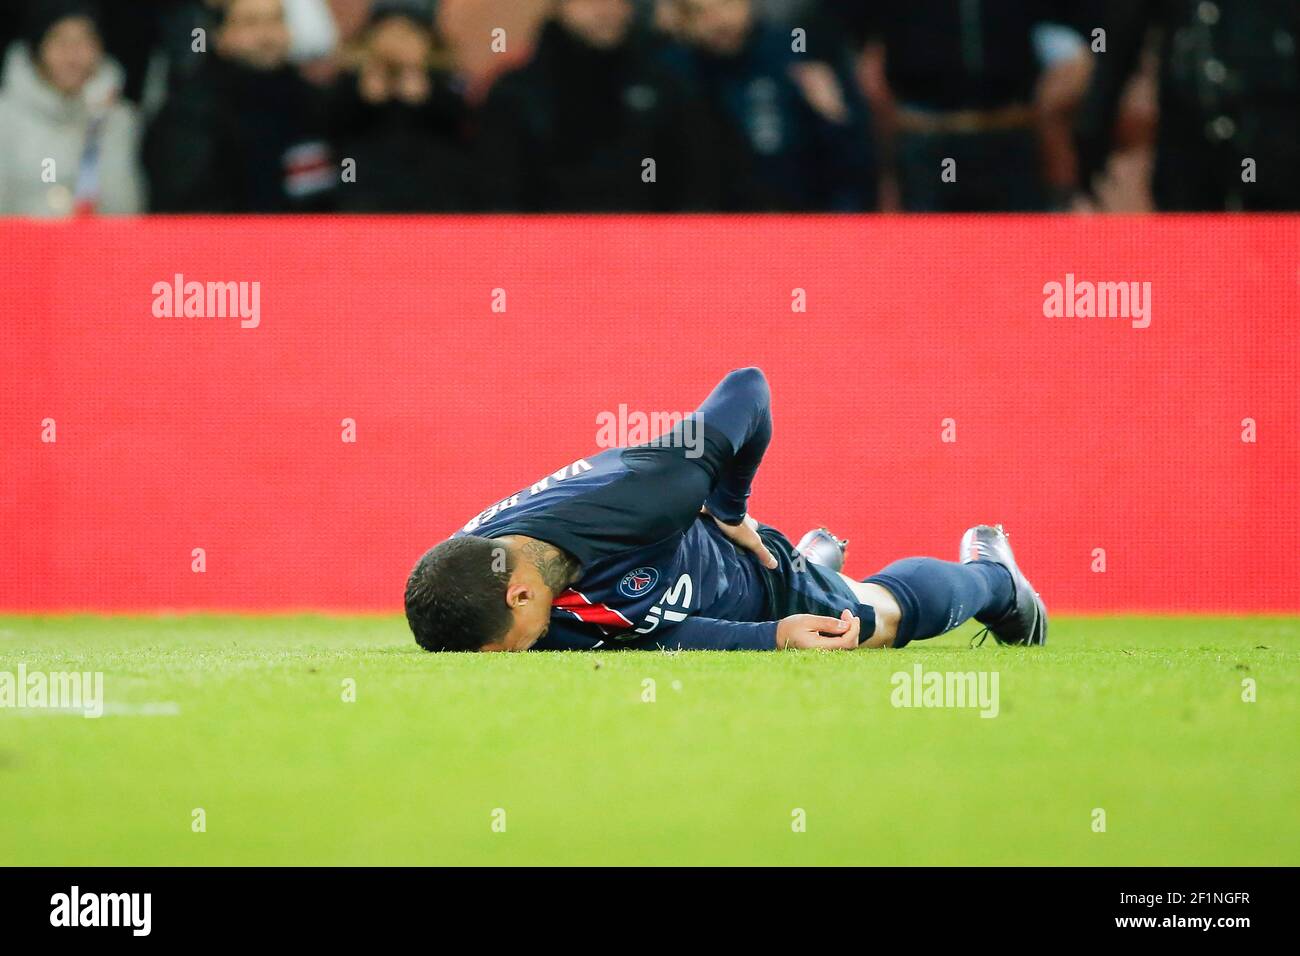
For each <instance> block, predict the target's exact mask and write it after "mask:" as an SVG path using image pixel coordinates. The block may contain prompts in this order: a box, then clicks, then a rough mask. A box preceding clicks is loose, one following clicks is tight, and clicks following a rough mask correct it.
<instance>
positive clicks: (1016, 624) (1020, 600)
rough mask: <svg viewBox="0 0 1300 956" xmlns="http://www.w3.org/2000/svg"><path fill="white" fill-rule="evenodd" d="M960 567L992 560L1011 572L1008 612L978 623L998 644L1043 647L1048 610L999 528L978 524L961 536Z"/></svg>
mask: <svg viewBox="0 0 1300 956" xmlns="http://www.w3.org/2000/svg"><path fill="white" fill-rule="evenodd" d="M959 560H960V561H961V562H962V563H963V564H970V563H971V562H972V561H995V562H997V563H998V564H1000V565H1002V566H1003V567H1004V568H1006V569H1007V570H1008V571H1010V572H1011V581H1012V583H1013V585H1014V586H1015V591H1014V600H1013V601H1012V605H1011V610H1010V611H1008V612H1007V613H1006V614H1004V615H1003V616H1002V617H1000V618H998V619H997V620H996V621H980V623H981V624H983V625H984V629H985V631H989V632H992V634H993V637H994V638H995V639H996V640H997V642H998V643H999V644H1034V645H1040V644H1046V643H1047V608H1046V607H1045V606H1044V605H1043V599H1042V598H1040V597H1039V596H1038V592H1037V591H1035V590H1034V588H1033V586H1032V585H1031V584H1030V583H1029V579H1028V578H1026V577H1025V576H1024V574H1023V573H1021V571H1020V568H1019V567H1018V566H1017V565H1016V559H1015V556H1014V555H1012V553H1011V542H1009V541H1008V540H1007V533H1006V532H1005V531H1003V530H1002V525H987V524H977V525H975V527H973V528H968V529H967V530H966V533H965V534H964V535H962V536H961V557H960V558H959Z"/></svg>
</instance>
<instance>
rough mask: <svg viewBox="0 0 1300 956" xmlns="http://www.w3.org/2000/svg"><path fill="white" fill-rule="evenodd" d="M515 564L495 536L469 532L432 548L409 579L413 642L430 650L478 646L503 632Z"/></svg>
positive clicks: (507, 623) (508, 620) (408, 614)
mask: <svg viewBox="0 0 1300 956" xmlns="http://www.w3.org/2000/svg"><path fill="white" fill-rule="evenodd" d="M514 567H515V559H514V555H513V554H511V553H510V550H509V549H508V548H506V547H505V545H503V544H502V543H501V542H499V541H494V540H492V539H491V538H480V537H476V536H473V535H468V536H466V537H462V538H450V539H448V540H447V541H444V542H442V544H439V545H437V546H435V547H433V548H430V549H429V550H428V551H427V552H425V554H424V556H423V557H422V558H420V560H419V561H417V562H416V565H415V568H414V569H413V570H412V571H411V576H410V577H409V578H407V579H406V621H407V623H408V624H410V625H411V633H412V634H414V635H415V642H416V643H417V644H419V645H420V646H421V647H423V648H424V649H425V650H426V651H477V650H478V649H479V648H481V647H482V646H483V645H484V644H489V643H491V642H492V641H495V640H498V639H500V638H501V637H503V636H505V633H506V632H507V631H509V630H510V624H511V616H510V608H509V607H508V606H507V605H506V586H507V585H508V584H509V583H510V572H511V571H513V570H514Z"/></svg>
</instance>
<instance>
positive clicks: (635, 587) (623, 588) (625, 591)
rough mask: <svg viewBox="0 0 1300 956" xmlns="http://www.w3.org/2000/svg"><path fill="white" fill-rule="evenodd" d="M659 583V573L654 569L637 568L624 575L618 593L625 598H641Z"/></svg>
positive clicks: (619, 583)
mask: <svg viewBox="0 0 1300 956" xmlns="http://www.w3.org/2000/svg"><path fill="white" fill-rule="evenodd" d="M658 583H659V572H658V571H656V570H655V569H654V568H637V569H636V570H635V571H629V572H628V573H627V574H625V575H623V580H622V581H619V582H618V592H619V593H620V594H622V595H623V596H624V597H630V598H634V597H640V596H641V595H643V594H645V593H646V591H649V590H650V589H651V588H652V587H654V586H655V585H656V584H658Z"/></svg>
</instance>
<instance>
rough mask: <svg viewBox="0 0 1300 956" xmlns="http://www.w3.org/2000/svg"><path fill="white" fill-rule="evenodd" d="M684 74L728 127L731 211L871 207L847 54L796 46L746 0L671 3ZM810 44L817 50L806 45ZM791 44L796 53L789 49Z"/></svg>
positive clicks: (860, 116) (862, 123) (868, 166)
mask: <svg viewBox="0 0 1300 956" xmlns="http://www.w3.org/2000/svg"><path fill="white" fill-rule="evenodd" d="M673 4H674V5H675V6H676V8H677V11H676V12H677V16H676V17H675V18H674V22H675V24H676V30H675V32H676V33H677V34H678V35H679V36H681V37H682V38H684V39H685V40H686V42H687V43H689V44H690V46H691V48H692V51H693V53H694V55H693V57H692V58H691V60H690V64H689V68H690V70H691V75H692V79H693V80H694V81H695V82H696V83H698V84H699V86H700V88H701V89H702V90H703V91H704V93H705V96H706V97H707V98H708V100H709V102H710V105H711V107H712V108H713V109H714V111H715V112H716V114H717V115H718V117H719V118H720V119H721V121H722V122H723V123H724V124H725V126H726V129H727V133H728V134H729V135H728V136H727V138H726V139H725V141H724V142H725V143H727V144H728V145H729V146H731V147H733V148H732V150H731V151H729V152H728V154H727V155H728V165H729V170H728V177H727V182H728V193H729V201H728V203H727V205H728V207H729V208H733V209H759V210H795V211H835V212H858V211H863V210H869V209H874V208H875V205H876V169H875V163H874V162H873V160H872V149H871V132H870V124H869V122H868V117H867V104H866V100H865V98H864V97H863V96H862V95H861V93H860V92H859V90H858V88H857V85H856V82H855V80H854V77H853V75H852V68H851V66H850V65H849V57H848V54H847V50H846V49H844V48H841V47H840V46H839V45H838V44H837V43H836V42H835V41H834V40H832V39H831V37H830V31H829V30H827V31H817V32H816V34H815V40H814V39H812V38H810V36H809V35H808V33H809V31H807V30H806V29H805V31H804V35H803V36H802V37H800V38H799V39H797V40H796V38H794V37H793V36H792V34H791V32H790V31H788V30H783V29H779V28H777V27H775V26H773V25H771V24H767V23H763V22H761V21H759V20H758V19H757V17H756V14H755V11H754V4H753V0H673ZM809 43H813V44H814V46H812V47H809V45H808V44H809ZM796 44H798V46H799V49H797V50H796V48H795V47H796Z"/></svg>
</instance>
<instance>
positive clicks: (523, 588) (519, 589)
mask: <svg viewBox="0 0 1300 956" xmlns="http://www.w3.org/2000/svg"><path fill="white" fill-rule="evenodd" d="M535 596H536V595H534V594H533V589H532V588H531V587H529V586H528V585H527V584H519V583H516V582H514V581H511V582H510V583H509V584H507V585H506V606H508V607H509V608H511V610H513V609H514V608H517V607H523V606H524V605H525V604H527V603H528V602H529V601H531V600H532V599H533V598H534V597H535Z"/></svg>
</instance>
